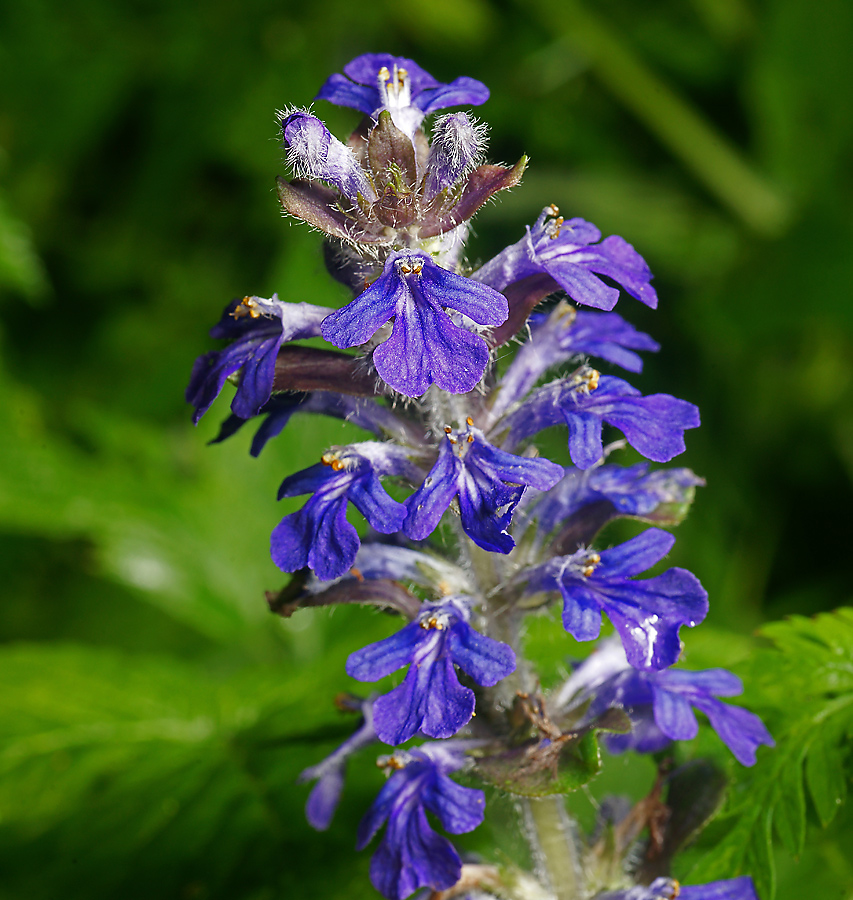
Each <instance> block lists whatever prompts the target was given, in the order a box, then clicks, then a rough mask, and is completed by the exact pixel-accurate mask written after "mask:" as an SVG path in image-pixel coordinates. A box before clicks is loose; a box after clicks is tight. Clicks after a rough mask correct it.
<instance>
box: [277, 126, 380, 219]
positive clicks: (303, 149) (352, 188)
mask: <svg viewBox="0 0 853 900" xmlns="http://www.w3.org/2000/svg"><path fill="white" fill-rule="evenodd" d="M281 130H282V132H283V134H284V140H285V142H286V144H287V148H288V149H287V161H288V163H289V164H290V166H291V168H292V169H293V172H294V174H295V175H296V177H297V178H308V179H311V180H320V181H326V182H328V183H329V184H333V185H334V186H335V187H336V188H337V189H338V190H339V191H340V192H341V193H342V194H343V195H344V196H345V197H346V198H347V199H348V200H349V201H350V203H352V204H353V206H357V205H358V202H359V197H361V198H363V199H364V200H366V201H367V202H369V203H373V202H374V201H375V200H376V199H377V195H376V191H375V190H374V189H373V186H372V185H371V183H370V181H369V180H368V178H367V173H366V172H365V171H364V169H363V168H362V167H361V166H360V165H359V162H358V160H357V159H356V156H355V154H354V153H353V152H352V150H351V149H350V148H349V147H347V146H346V145H345V144H342V143H341V142H340V141H339V140H338V139H337V138H336V137H334V136H333V135H332V134H331V132H330V131H329V129H328V128H326V126H325V125H324V124H323V123H322V122H321V121H320V120H319V119H318V118H317V117H316V116H312V115H311V114H310V113H307V112H304V111H302V110H297V111H296V112H292V113H290V114H288V115H283V118H282V120H281Z"/></svg>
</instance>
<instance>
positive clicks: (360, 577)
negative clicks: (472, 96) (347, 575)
mask: <svg viewBox="0 0 853 900" xmlns="http://www.w3.org/2000/svg"><path fill="white" fill-rule="evenodd" d="M350 572H352V574H353V577H354V578H355V580H356V581H364V575H362V574H361V569H357V568H356V567H355V566H353V567H352V568H351V569H350Z"/></svg>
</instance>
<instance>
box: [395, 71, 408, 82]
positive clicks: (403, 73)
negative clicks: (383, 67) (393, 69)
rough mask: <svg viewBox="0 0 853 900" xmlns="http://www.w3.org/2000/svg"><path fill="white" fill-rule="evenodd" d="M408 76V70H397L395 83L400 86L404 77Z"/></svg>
mask: <svg viewBox="0 0 853 900" xmlns="http://www.w3.org/2000/svg"><path fill="white" fill-rule="evenodd" d="M408 74H409V70H408V69H397V81H399V82H400V84H402V83H403V82H404V81H405V80H406V76H407V75H408Z"/></svg>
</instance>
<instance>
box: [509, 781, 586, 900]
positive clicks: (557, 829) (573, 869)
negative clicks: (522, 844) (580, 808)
mask: <svg viewBox="0 0 853 900" xmlns="http://www.w3.org/2000/svg"><path fill="white" fill-rule="evenodd" d="M523 802H524V813H525V819H526V820H527V826H528V827H527V831H528V840H529V842H530V848H531V850H532V852H533V858H534V860H535V862H536V868H537V875H538V876H539V879H540V881H542V882H544V883H545V884H546V885H547V886H548V887H550V889H551V892H552V894H553V896H554V898H555V900H580V897H581V896H582V890H581V888H582V882H581V867H580V861H579V859H578V849H577V845H576V843H575V826H574V823H573V822H572V820H571V819H570V818H569V814H568V813H567V812H566V806H565V803H564V802H563V797H562V796H560V795H558V796H555V797H543V798H541V799H537V800H533V799H531V800H525V801H523Z"/></svg>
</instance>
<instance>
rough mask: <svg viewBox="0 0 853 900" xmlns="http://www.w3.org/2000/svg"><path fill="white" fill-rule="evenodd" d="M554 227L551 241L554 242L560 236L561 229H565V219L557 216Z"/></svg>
mask: <svg viewBox="0 0 853 900" xmlns="http://www.w3.org/2000/svg"><path fill="white" fill-rule="evenodd" d="M552 225H553V230H552V232H551V240H552V241H554V240H556V239H557V238H558V237H559V236H560V229H561V228H562V227H563V217H562V216H557V218H556V219H555V220H554V222H553V223H552Z"/></svg>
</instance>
